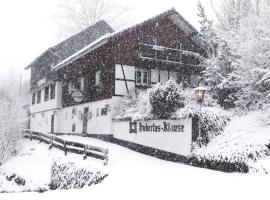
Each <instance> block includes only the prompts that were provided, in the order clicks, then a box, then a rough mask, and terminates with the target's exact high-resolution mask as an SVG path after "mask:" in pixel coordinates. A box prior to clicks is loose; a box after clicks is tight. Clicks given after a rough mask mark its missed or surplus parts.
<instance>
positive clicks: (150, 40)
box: [144, 36, 157, 45]
mask: <svg viewBox="0 0 270 200" xmlns="http://www.w3.org/2000/svg"><path fill="white" fill-rule="evenodd" d="M144 43H145V44H150V45H157V38H156V37H155V36H147V37H146V38H145V40H144Z"/></svg>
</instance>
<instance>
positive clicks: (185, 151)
mask: <svg viewBox="0 0 270 200" xmlns="http://www.w3.org/2000/svg"><path fill="white" fill-rule="evenodd" d="M114 137H116V138H118V139H121V140H125V141H129V142H133V143H137V144H141V145H144V146H148V147H152V148H156V149H160V150H164V151H168V152H171V153H176V154H180V155H184V156H188V155H190V153H191V143H192V120H191V118H189V119H183V120H147V121H134V122H132V121H114Z"/></svg>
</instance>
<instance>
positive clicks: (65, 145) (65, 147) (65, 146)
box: [64, 141, 67, 156]
mask: <svg viewBox="0 0 270 200" xmlns="http://www.w3.org/2000/svg"><path fill="white" fill-rule="evenodd" d="M64 152H65V156H66V155H67V144H66V141H64Z"/></svg>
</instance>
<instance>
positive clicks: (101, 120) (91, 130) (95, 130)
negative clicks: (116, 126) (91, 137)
mask: <svg viewBox="0 0 270 200" xmlns="http://www.w3.org/2000/svg"><path fill="white" fill-rule="evenodd" d="M111 102H112V100H111V99H106V100H101V101H97V102H91V103H85V104H80V105H76V106H71V107H67V108H63V109H62V110H61V115H60V119H59V120H60V128H59V132H61V133H77V134H81V133H82V127H83V120H82V119H80V118H79V115H80V113H82V114H83V112H84V108H85V107H88V108H89V111H88V112H91V113H92V117H91V119H88V124H87V133H88V134H111V130H112V120H111V119H112V117H111V112H112V109H111V107H112V105H111ZM106 104H109V111H108V113H107V115H105V116H101V115H100V113H101V108H104V107H105V105H106ZM73 107H74V108H75V109H76V113H77V114H76V115H74V116H73V118H72V109H73ZM97 108H98V109H99V116H97ZM73 123H75V125H76V130H75V132H72V124H73Z"/></svg>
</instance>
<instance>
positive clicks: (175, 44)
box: [171, 40, 182, 50]
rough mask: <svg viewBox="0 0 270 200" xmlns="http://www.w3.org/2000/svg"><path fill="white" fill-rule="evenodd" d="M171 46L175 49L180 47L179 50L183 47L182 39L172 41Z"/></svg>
mask: <svg viewBox="0 0 270 200" xmlns="http://www.w3.org/2000/svg"><path fill="white" fill-rule="evenodd" d="M171 47H172V48H173V49H179V50H181V49H182V44H181V42H180V41H178V40H177V41H175V42H173V43H172V45H171Z"/></svg>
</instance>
